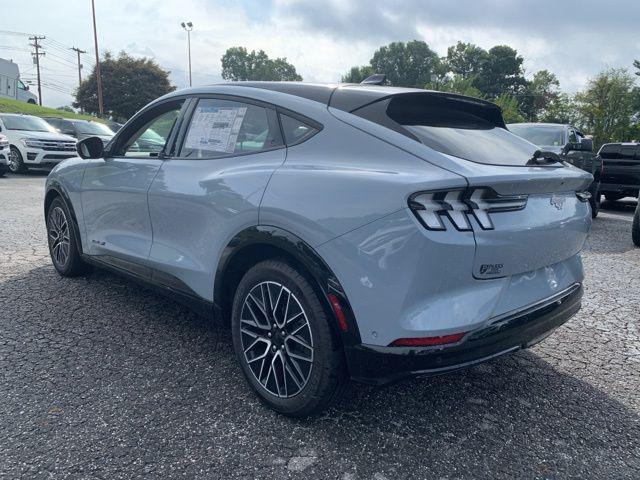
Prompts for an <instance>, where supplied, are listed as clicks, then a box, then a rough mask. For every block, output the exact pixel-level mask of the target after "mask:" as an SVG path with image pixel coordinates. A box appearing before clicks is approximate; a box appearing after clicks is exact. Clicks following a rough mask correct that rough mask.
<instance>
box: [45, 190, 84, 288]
mask: <svg viewBox="0 0 640 480" xmlns="http://www.w3.org/2000/svg"><path fill="white" fill-rule="evenodd" d="M71 222H72V220H71V213H70V212H69V209H68V208H67V205H66V204H65V203H64V201H62V199H61V198H60V197H58V198H56V199H54V200H53V201H52V202H51V205H50V206H49V210H48V211H47V238H48V241H49V255H50V256H51V261H52V263H53V266H54V267H55V269H56V270H57V272H58V273H59V274H60V275H62V276H63V277H77V276H79V275H82V274H84V273H87V272H88V271H89V270H90V267H89V265H88V264H87V263H85V262H84V261H83V260H82V257H81V256H80V249H79V244H78V241H77V239H76V236H75V232H74V230H73V225H72V224H71Z"/></svg>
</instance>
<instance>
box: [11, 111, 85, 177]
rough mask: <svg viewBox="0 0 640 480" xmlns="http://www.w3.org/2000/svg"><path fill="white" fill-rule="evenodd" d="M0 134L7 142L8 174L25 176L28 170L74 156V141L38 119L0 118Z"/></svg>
mask: <svg viewBox="0 0 640 480" xmlns="http://www.w3.org/2000/svg"><path fill="white" fill-rule="evenodd" d="M0 133H2V134H3V135H6V137H7V138H8V140H9V145H10V146H9V165H8V166H9V170H11V171H12V172H14V173H24V172H25V171H26V170H27V168H28V167H52V166H53V165H55V164H57V163H59V162H61V161H62V160H64V159H66V158H70V157H75V156H76V139H75V138H73V137H70V136H69V135H62V134H61V133H58V131H57V130H56V129H55V128H53V127H52V126H51V125H49V124H48V123H47V122H45V121H44V120H43V119H42V118H40V117H34V116H32V115H18V114H11V113H3V114H0Z"/></svg>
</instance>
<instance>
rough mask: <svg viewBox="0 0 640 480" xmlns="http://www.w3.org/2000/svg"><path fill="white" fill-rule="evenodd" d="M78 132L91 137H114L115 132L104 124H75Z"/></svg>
mask: <svg viewBox="0 0 640 480" xmlns="http://www.w3.org/2000/svg"><path fill="white" fill-rule="evenodd" d="M74 125H75V127H76V129H77V130H78V132H80V133H85V134H89V135H109V136H113V131H112V130H111V129H110V128H109V127H107V126H106V125H105V124H103V123H98V122H74Z"/></svg>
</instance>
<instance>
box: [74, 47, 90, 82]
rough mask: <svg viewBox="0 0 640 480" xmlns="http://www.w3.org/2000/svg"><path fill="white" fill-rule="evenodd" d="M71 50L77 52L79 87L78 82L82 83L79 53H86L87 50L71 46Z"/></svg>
mask: <svg viewBox="0 0 640 480" xmlns="http://www.w3.org/2000/svg"><path fill="white" fill-rule="evenodd" d="M71 50H73V51H74V52H76V53H77V54H78V87H79V86H80V84H81V83H82V63H80V54H81V53H87V52H86V51H84V50H80V49H79V48H77V47H71Z"/></svg>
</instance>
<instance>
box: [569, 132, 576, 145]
mask: <svg viewBox="0 0 640 480" xmlns="http://www.w3.org/2000/svg"><path fill="white" fill-rule="evenodd" d="M569 143H578V136H577V135H576V131H575V130H573V129H571V130H569Z"/></svg>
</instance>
